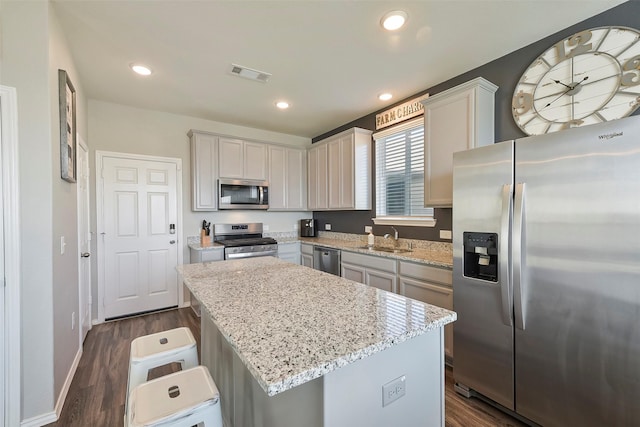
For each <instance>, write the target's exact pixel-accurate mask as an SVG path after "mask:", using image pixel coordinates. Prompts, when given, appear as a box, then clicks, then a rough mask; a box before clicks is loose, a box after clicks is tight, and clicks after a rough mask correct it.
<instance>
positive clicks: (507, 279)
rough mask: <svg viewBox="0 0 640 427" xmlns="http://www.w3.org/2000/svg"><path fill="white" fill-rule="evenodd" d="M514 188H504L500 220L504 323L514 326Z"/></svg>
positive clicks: (501, 290)
mask: <svg viewBox="0 0 640 427" xmlns="http://www.w3.org/2000/svg"><path fill="white" fill-rule="evenodd" d="M512 196H513V186H512V185H511V184H505V185H503V186H502V215H501V218H500V242H499V247H500V273H499V274H500V296H501V299H502V323H504V324H505V325H507V326H513V303H512V301H513V298H512V292H513V291H512V288H511V283H512V280H511V274H510V269H509V241H510V236H509V232H510V225H511V224H510V221H511V211H512V209H513V197H512Z"/></svg>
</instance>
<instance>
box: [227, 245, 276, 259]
mask: <svg viewBox="0 0 640 427" xmlns="http://www.w3.org/2000/svg"><path fill="white" fill-rule="evenodd" d="M277 255H278V245H254V246H235V247H228V248H224V259H240V258H253V257H259V256H277Z"/></svg>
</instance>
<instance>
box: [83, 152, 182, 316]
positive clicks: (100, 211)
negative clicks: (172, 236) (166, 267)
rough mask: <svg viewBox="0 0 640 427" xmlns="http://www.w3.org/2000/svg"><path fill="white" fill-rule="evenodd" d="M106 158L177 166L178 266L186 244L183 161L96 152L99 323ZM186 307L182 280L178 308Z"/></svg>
mask: <svg viewBox="0 0 640 427" xmlns="http://www.w3.org/2000/svg"><path fill="white" fill-rule="evenodd" d="M105 157H112V158H118V159H123V160H144V161H155V162H164V163H173V164H175V165H176V171H177V173H176V187H177V188H176V204H177V205H176V206H177V209H178V216H177V223H176V228H177V229H178V232H177V233H176V237H177V240H178V242H177V243H178V245H179V246H178V251H177V252H178V260H177V263H178V265H180V264H182V263H183V252H184V249H183V248H181V246H182V242H186V240H185V237H184V230H183V227H182V159H179V158H177V157H160V156H147V155H143V154H131V153H117V152H111V151H96V168H95V169H96V230H97V237H98V238H97V244H96V247H97V250H98V253H97V255H98V256H96V262H97V264H98V302H97V304H98V319H97V323H104V321H105V315H104V311H105V310H104V296H105V289H104V286H105V283H104V282H105V279H104V274H105V270H104V264H105V263H104V239H103V238H102V236H103V233H104V206H103V204H102V201H103V200H104V177H103V173H102V160H103V159H104V158H105ZM183 306H184V285H183V283H182V280H180V279H178V307H183Z"/></svg>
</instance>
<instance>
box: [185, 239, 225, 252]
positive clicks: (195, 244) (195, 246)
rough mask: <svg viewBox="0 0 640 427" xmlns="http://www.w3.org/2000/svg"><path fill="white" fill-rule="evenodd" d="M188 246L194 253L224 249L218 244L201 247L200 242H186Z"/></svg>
mask: <svg viewBox="0 0 640 427" xmlns="http://www.w3.org/2000/svg"><path fill="white" fill-rule="evenodd" d="M188 246H189V247H190V248H191V249H195V250H196V251H206V250H211V249H224V246H223V245H221V244H220V243H211V244H209V245H204V246H203V245H202V244H201V243H200V240H198V241H195V240H194V241H190V242H188Z"/></svg>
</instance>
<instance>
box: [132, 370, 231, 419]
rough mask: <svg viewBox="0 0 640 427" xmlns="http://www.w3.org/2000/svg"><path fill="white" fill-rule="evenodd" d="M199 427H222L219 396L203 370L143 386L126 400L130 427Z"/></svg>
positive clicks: (174, 374)
mask: <svg viewBox="0 0 640 427" xmlns="http://www.w3.org/2000/svg"><path fill="white" fill-rule="evenodd" d="M198 423H204V425H205V427H222V413H221V410H220V393H219V392H218V388H217V387H216V385H215V383H214V382H213V379H212V378H211V375H210V374H209V371H208V370H207V369H206V368H205V367H203V366H198V367H196V368H191V369H187V370H184V371H179V372H175V373H173V374H169V375H165V376H163V377H160V378H156V379H154V380H151V381H148V382H145V383H142V384H140V385H138V386H137V387H135V388H134V389H133V391H132V392H131V395H130V396H129V402H128V408H127V425H128V426H129V427H141V426H175V427H178V426H179V427H182V426H186V427H188V426H192V425H195V424H198Z"/></svg>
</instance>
